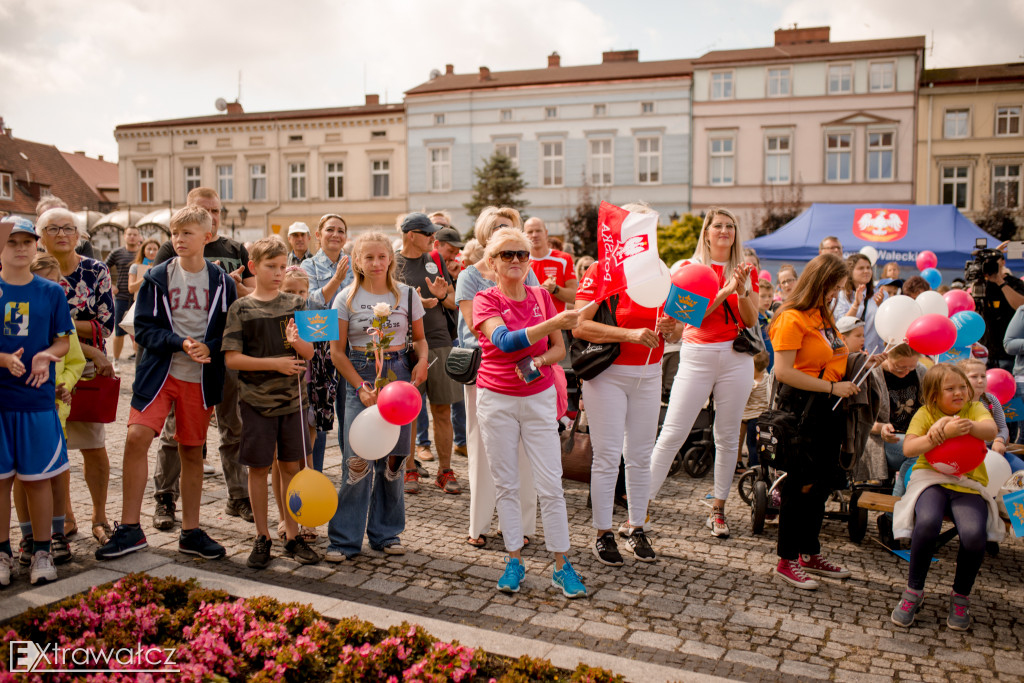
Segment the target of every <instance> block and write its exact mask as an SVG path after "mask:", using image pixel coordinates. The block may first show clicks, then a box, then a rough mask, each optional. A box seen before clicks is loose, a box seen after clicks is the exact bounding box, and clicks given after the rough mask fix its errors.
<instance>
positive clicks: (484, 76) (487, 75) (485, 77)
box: [480, 66, 491, 81]
mask: <svg viewBox="0 0 1024 683" xmlns="http://www.w3.org/2000/svg"><path fill="white" fill-rule="evenodd" d="M490 79H491V70H490V69H488V68H487V67H486V66H482V67H480V80H481V81H489V80H490Z"/></svg>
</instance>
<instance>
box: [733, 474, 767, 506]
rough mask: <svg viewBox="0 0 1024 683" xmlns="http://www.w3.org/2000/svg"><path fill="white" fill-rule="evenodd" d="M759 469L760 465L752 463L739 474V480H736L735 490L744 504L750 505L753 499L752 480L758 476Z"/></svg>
mask: <svg viewBox="0 0 1024 683" xmlns="http://www.w3.org/2000/svg"><path fill="white" fill-rule="evenodd" d="M760 469H761V466H760V465H754V466H753V467H751V468H750V469H749V470H747V471H746V472H744V473H743V474H742V475H740V480H739V481H738V482H736V492H737V493H739V494H740V500H742V501H743V502H744V503H745V504H746V505H750V502H751V501H752V500H753V499H754V482H755V481H757V480H758V479H759V478H760V476H759V475H760V472H759V470H760Z"/></svg>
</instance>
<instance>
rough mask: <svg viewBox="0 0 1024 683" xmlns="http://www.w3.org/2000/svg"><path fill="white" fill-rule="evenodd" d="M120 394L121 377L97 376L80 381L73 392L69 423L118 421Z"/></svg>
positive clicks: (107, 422)
mask: <svg viewBox="0 0 1024 683" xmlns="http://www.w3.org/2000/svg"><path fill="white" fill-rule="evenodd" d="M120 393H121V378H120V377H106V376H104V375H96V376H95V377H93V378H91V379H83V380H79V381H78V384H76V385H75V390H74V391H73V392H72V399H71V413H70V414H69V415H68V422H99V423H102V424H109V423H111V422H114V421H115V420H117V399H118V397H119V396H120Z"/></svg>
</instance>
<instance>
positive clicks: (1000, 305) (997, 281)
mask: <svg viewBox="0 0 1024 683" xmlns="http://www.w3.org/2000/svg"><path fill="white" fill-rule="evenodd" d="M1002 246H1003V245H1000V247H1002ZM982 273H983V274H984V281H983V282H984V285H985V293H984V297H983V298H982V299H981V300H980V301H978V303H979V304H980V309H979V312H980V313H981V315H982V317H983V318H984V319H985V335H984V336H983V337H982V338H981V343H982V344H984V345H985V346H986V347H988V352H989V356H988V366H989V367H990V368H1003V369H1004V370H1011V371H1012V370H1013V361H1014V357H1013V356H1011V355H1010V354H1008V353H1006V349H1005V348H1004V347H1003V336H1004V335H1005V334H1006V327H1007V325H1009V324H1010V319H1011V318H1013V314H1014V313H1015V312H1016V310H1017V309H1018V308H1020V307H1021V306H1024V282H1021V280H1020V279H1019V278H1016V277H1014V276H1013V275H1011V274H1010V271H1009V270H1007V268H1006V257H1005V255H1004V254H1003V252H1002V251H1001V250H1000V251H998V252H996V254H992V256H991V257H989V258H986V259H985V262H984V263H983V265H982Z"/></svg>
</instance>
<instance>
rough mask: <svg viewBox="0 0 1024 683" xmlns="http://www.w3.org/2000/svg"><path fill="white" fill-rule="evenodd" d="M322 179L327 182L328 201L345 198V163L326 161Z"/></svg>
mask: <svg viewBox="0 0 1024 683" xmlns="http://www.w3.org/2000/svg"><path fill="white" fill-rule="evenodd" d="M324 178H325V179H326V180H327V192H326V196H327V198H328V199H344V198H345V162H343V161H328V162H327V164H326V165H325V166H324Z"/></svg>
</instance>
